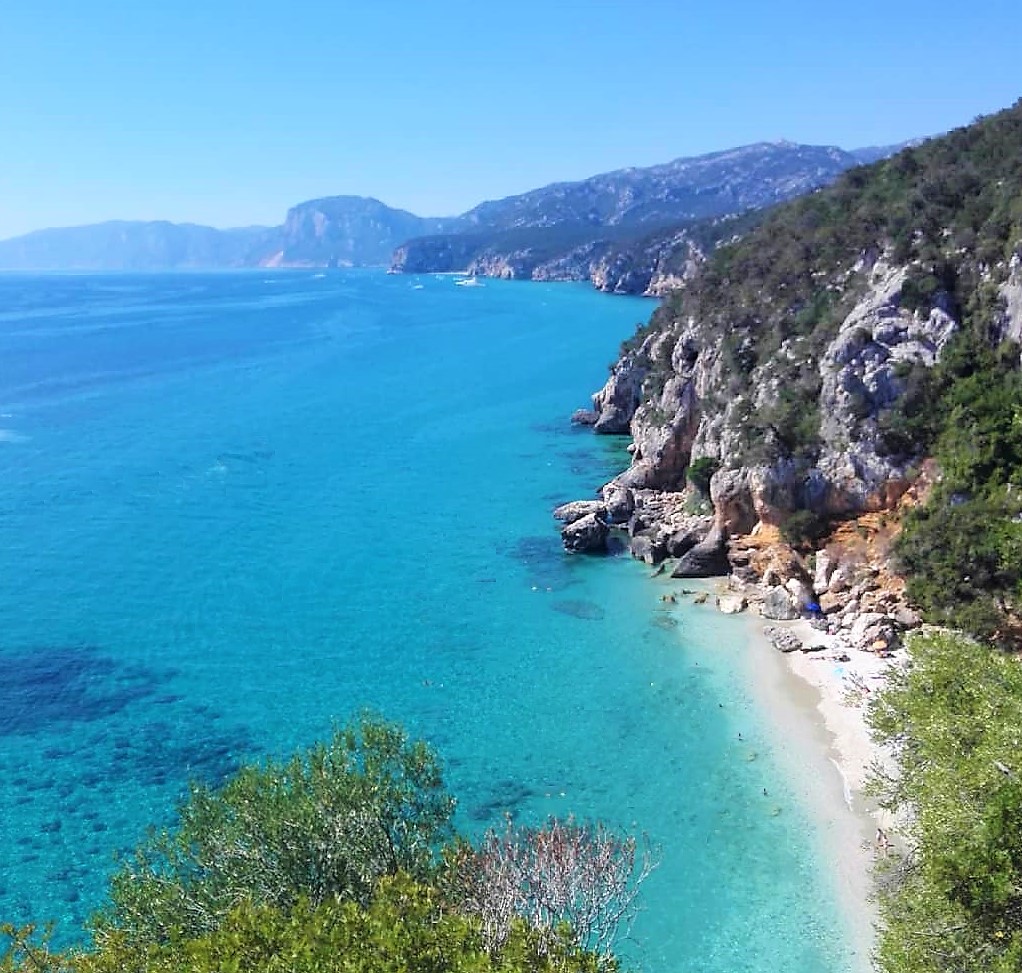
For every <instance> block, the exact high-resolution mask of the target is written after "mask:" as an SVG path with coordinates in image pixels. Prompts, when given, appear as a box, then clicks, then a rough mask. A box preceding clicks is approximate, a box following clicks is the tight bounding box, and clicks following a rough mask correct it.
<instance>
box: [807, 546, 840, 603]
mask: <svg viewBox="0 0 1022 973" xmlns="http://www.w3.org/2000/svg"><path fill="white" fill-rule="evenodd" d="M836 568H837V562H836V561H835V560H834V558H832V557H831V556H830V555H829V554H828V553H827V552H826V551H820V553H819V554H817V555H816V570H815V571H814V572H813V590H814V591H815V592H816V593H817V594H818V595H822V594H823V593H824V592H825V591H826V590H827V589H828V587H829V586H830V576H831V575H832V574H833V573H834V570H835V569H836Z"/></svg>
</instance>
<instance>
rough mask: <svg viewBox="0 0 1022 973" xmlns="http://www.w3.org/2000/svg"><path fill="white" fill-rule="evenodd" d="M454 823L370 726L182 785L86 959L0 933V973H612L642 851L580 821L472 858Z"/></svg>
mask: <svg viewBox="0 0 1022 973" xmlns="http://www.w3.org/2000/svg"><path fill="white" fill-rule="evenodd" d="M453 810H454V801H453V799H452V798H451V797H450V795H449V794H448V793H447V791H446V789H445V788H444V785H443V780H442V777H441V772H440V767H439V763H438V761H437V759H436V757H435V755H434V754H433V753H432V751H431V750H430V749H429V748H428V747H427V746H426V745H425V744H424V743H421V742H413V741H410V740H409V739H408V737H407V735H406V734H405V733H404V731H403V730H401V729H400V728H399V727H397V726H394V725H393V724H389V723H386V722H383V721H381V720H378V719H375V718H371V717H363V718H362V719H360V720H359V721H357V722H354V723H351V724H350V725H348V726H345V727H343V728H341V729H340V730H338V731H337V732H336V733H335V734H334V735H333V737H332V738H331V740H330V741H329V742H327V743H324V744H318V745H316V746H314V747H312V748H311V749H310V750H309V751H307V752H306V753H304V754H301V755H298V756H296V757H294V758H293V759H291V760H289V761H287V762H283V763H280V762H276V761H268V762H267V763H266V764H264V765H263V766H260V767H247V768H244V769H243V770H242V771H241V772H240V773H239V774H238V775H237V776H236V777H234V778H233V779H232V780H230V781H228V782H227V784H226V785H225V786H224V787H223V788H222V789H220V790H210V789H208V788H204V787H195V788H193V790H192V793H191V796H190V798H189V799H188V800H187V801H186V802H185V803H184V805H183V806H182V807H181V808H180V809H179V815H178V822H177V824H176V825H175V826H174V827H173V828H169V829H165V830H163V831H159V832H154V833H153V834H151V835H150V837H149V838H148V839H147V840H146V841H145V842H144V843H143V844H142V845H141V846H140V847H139V848H138V849H137V850H136V852H135V853H134V854H133V855H132V856H131V857H130V858H128V859H127V860H126V861H125V862H124V864H123V865H122V867H121V869H120V871H119V872H118V873H117V874H116V875H115V876H114V878H113V880H112V882H111V889H110V901H109V904H108V905H107V907H106V908H105V909H103V910H102V911H101V912H100V914H99V915H97V916H96V917H95V919H94V921H93V923H92V933H93V944H92V946H91V947H88V948H81V949H72V950H70V951H67V952H65V953H56V952H52V951H51V950H50V949H49V946H48V942H47V936H46V935H45V934H44V935H37V932H36V930H35V929H33V928H32V927H26V928H21V929H16V928H14V927H11V926H5V927H0V948H3V946H4V943H5V941H6V949H4V951H2V952H0V973H133V971H137V973H143V971H146V973H178V971H181V973H214V971H224V973H228V971H238V973H242V971H250V970H251V971H265V973H278V971H279V973H404V971H408V970H415V971H417V973H614V971H615V970H616V969H617V961H616V959H615V958H614V954H613V947H614V944H615V941H616V939H617V937H618V936H619V935H620V934H621V933H623V932H624V931H625V929H626V927H627V925H628V924H629V922H630V920H631V918H632V917H633V915H634V912H635V901H636V895H637V893H638V890H639V887H640V885H641V884H642V882H643V881H644V879H645V878H646V876H647V875H648V874H649V872H650V871H651V870H652V868H653V867H654V864H655V862H654V859H653V855H652V852H651V850H650V849H649V848H648V847H646V848H644V849H641V850H640V849H639V848H638V846H637V844H636V842H635V840H634V839H632V838H629V837H624V836H619V835H617V834H616V833H615V832H613V831H610V830H609V829H607V828H605V827H602V826H589V825H584V824H577V823H575V822H573V821H567V822H559V821H550V822H549V823H548V824H546V825H544V826H542V827H539V828H515V827H512V826H511V825H510V824H509V825H508V827H507V829H506V830H505V831H504V832H502V833H499V834H498V833H496V832H492V831H491V832H488V833H487V834H486V835H485V836H484V837H483V839H482V840H481V842H480V843H479V844H478V846H473V845H471V844H469V843H468V842H467V841H466V840H465V839H463V838H458V837H457V836H456V835H455V834H454V832H453V830H452V829H451V824H450V821H451V815H452V813H453ZM509 890H513V894H509Z"/></svg>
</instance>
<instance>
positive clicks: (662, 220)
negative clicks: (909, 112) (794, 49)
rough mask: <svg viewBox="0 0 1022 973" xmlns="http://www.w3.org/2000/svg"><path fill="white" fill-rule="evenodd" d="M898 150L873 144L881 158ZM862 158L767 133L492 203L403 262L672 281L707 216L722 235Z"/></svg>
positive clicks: (614, 281) (421, 241)
mask: <svg viewBox="0 0 1022 973" xmlns="http://www.w3.org/2000/svg"><path fill="white" fill-rule="evenodd" d="M894 149H895V147H890V149H881V148H873V149H865V150H862V153H863V155H864V156H869V157H882V156H883V155H884V154H889V153H890V152H891V151H894ZM859 164H860V158H859V156H858V155H857V154H856V153H855V152H846V151H845V150H843V149H839V148H835V147H833V146H814V145H796V144H794V143H791V142H760V143H757V144H755V145H747V146H742V147H740V148H737V149H731V150H728V151H726V152H714V153H711V154H709V155H703V156H697V157H694V158H687V159H675V160H674V161H673V162H668V163H666V164H664V165H658V166H651V167H649V168H645V169H619V170H617V171H615V172H608V173H604V174H602V175H598V176H593V177H591V178H589V179H583V180H581V181H579V182H567V183H555V184H553V185H551V186H546V187H544V188H542V189H536V190H533V191H532V192H528V193H524V194H522V195H520V196H511V197H508V198H507V199H501V200H495V201H492V202H486V203H482V204H480V205H479V206H477V207H475V208H474V209H472V210H469V211H468V212H467V213H465V214H464V215H463V216H462V217H461V218H460V219H459V220H458V221H457V223H456V224H454V225H453V227H452V228H451V229H448V231H446V233H445V234H443V235H432V236H429V237H422V238H418V239H412V240H409V241H408V242H407V243H405V244H404V245H403V246H401V247H400V248H399V249H398V250H397V251H396V252H395V254H394V260H393V264H392V266H393V269H394V270H397V271H402V272H406V273H414V272H428V271H436V270H467V271H469V272H471V273H478V274H484V275H492V276H499V277H524V278H542V279H568V280H584V279H587V278H588V279H591V280H592V281H593V282H594V283H595V284H596V285H597V286H598V287H600V288H601V289H604V290H612V291H618V292H627V293H643V292H645V291H647V290H650V289H652V291H653V292H657V291H658V290H659V289H661V288H662V287H666V286H671V285H673V282H674V281H675V280H676V279H677V276H678V272H683V269H684V267H685V266H686V265H687V264H688V262H689V260H690V258H691V257H692V256H693V250H692V246H693V240H692V239H691V237H692V235H693V234H692V230H693V228H694V227H696V226H697V225H698V226H700V230H699V232H698V233H697V234H695V235H696V236H699V237H701V238H703V239H704V240H707V239H709V240H710V242H711V243H712V242H715V241H714V240H713V239H712V238H714V237H715V234H714V233H713V232H710V233H707V232H706V230H707V225H706V221H710V225H711V226H715V225H718V224H719V223H720V220H721V218H734V217H737V216H738V215H739V214H742V213H747V212H749V211H751V210H759V209H764V208H766V207H769V206H772V205H774V204H776V203H780V202H784V201H786V200H789V199H793V198H794V197H796V196H801V195H804V194H805V193H808V192H810V191H812V190H814V189H817V188H819V187H821V186H825V185H827V184H829V183H831V182H833V181H834V180H835V179H836V178H837V177H838V176H839V175H840V174H841V173H842V172H844V171H845V170H847V169H850V168H853V167H854V166H857V165H859ZM452 229H453V233H452V231H451V230H452ZM723 229H726V227H724V228H723Z"/></svg>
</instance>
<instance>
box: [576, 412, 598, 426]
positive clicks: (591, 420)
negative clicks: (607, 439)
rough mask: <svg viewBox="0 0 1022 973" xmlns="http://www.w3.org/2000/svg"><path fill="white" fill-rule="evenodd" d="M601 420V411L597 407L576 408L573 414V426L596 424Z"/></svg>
mask: <svg viewBox="0 0 1022 973" xmlns="http://www.w3.org/2000/svg"><path fill="white" fill-rule="evenodd" d="M599 421H600V413H599V412H597V411H596V410H595V409H576V410H575V411H574V412H573V413H572V414H571V424H572V425H573V426H595V425H596V423H598V422H599Z"/></svg>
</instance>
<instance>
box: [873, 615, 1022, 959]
mask: <svg viewBox="0 0 1022 973" xmlns="http://www.w3.org/2000/svg"><path fill="white" fill-rule="evenodd" d="M911 655H912V665H911V667H910V668H908V669H907V670H906V671H903V672H901V673H898V674H896V675H895V676H894V677H893V679H892V680H891V681H890V683H889V684H888V687H887V688H886V689H885V690H884V691H883V692H882V693H881V694H880V695H879V696H878V697H877V698H876V699H875V700H874V701H873V703H872V705H871V707H870V720H871V723H872V726H873V729H874V732H875V734H876V735H877V737H878V738H879V739H880V740H881V741H883V742H885V743H887V744H889V745H891V746H892V747H893V748H894V750H895V752H896V754H897V756H898V760H899V764H900V774H899V775H898V776H896V777H883V776H881V777H879V778H878V779H877V780H876V782H875V786H876V790H877V792H878V793H879V795H880V796H881V798H882V802H883V804H884V805H885V806H886V807H887V808H889V809H891V810H893V811H895V812H897V813H899V814H901V815H904V818H903V819H904V820H905V821H906V824H905V832H906V835H905V836H906V838H907V840H908V845H909V849H910V850H909V852H908V853H907V854H906V855H905V856H904V857H903V858H901V859H899V860H896V861H894V862H892V863H891V874H890V876H889V877H890V880H891V882H890V885H889V887H888V889H887V891H886V892H884V893H883V894H882V897H881V909H882V915H883V919H884V926H885V929H884V935H883V937H882V939H881V943H880V949H879V961H880V967H881V969H882V970H883V971H884V973H1018V970H1019V969H1022V761H1020V756H1019V755H1020V753H1022V666H1020V665H1019V663H1018V661H1017V660H1016V659H1014V658H1012V657H1009V656H1006V655H1002V654H1000V653H992V652H991V651H990V650H989V648H988V647H986V646H983V645H981V644H979V643H976V642H971V641H969V640H967V639H965V638H962V637H960V636H954V635H951V634H940V635H933V636H929V637H917V638H915V639H914V640H913V642H912V646H911Z"/></svg>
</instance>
